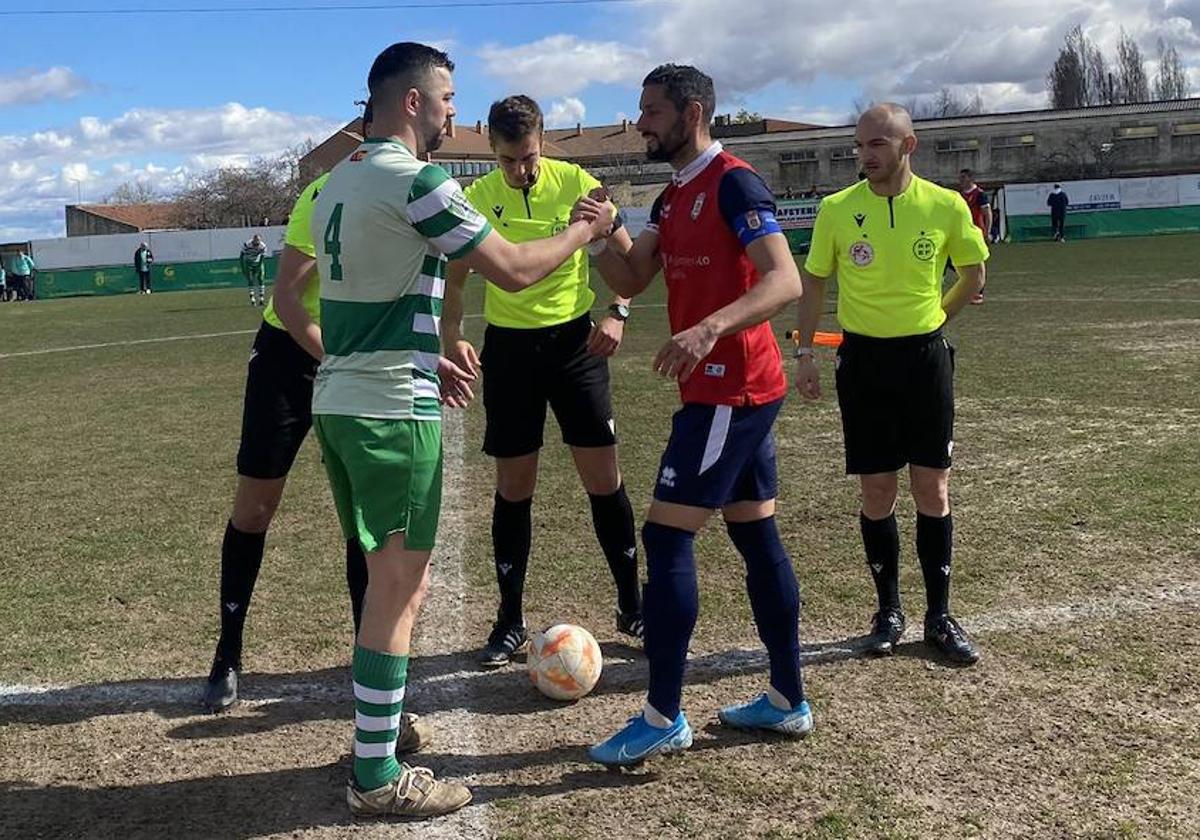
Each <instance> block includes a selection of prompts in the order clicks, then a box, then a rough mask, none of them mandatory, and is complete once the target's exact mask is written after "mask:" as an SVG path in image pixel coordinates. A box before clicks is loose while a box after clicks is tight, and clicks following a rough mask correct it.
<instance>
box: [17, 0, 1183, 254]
mask: <svg viewBox="0 0 1200 840" xmlns="http://www.w3.org/2000/svg"><path fill="white" fill-rule="evenodd" d="M401 1H402V0H397V2H401ZM309 2H312V0H309ZM320 2H321V3H322V4H324V5H341V6H345V5H352V4H353V3H354V2H355V0H320ZM357 2H360V3H361V2H363V0H357ZM378 2H387V0H378ZM250 5H255V6H259V5H289V6H297V5H306V2H305V0H288V2H285V3H279V2H278V0H242V2H235V0H113V2H112V3H105V4H102V3H83V2H78V0H76V2H73V3H67V2H62V1H61V0H7V2H5V3H4V4H3V5H0V30H2V31H4V32H5V37H4V38H3V44H4V48H3V49H2V50H0V241H8V240H16V239H22V238H29V237H43V236H57V235H62V231H63V209H62V207H63V204H65V203H67V202H69V201H71V202H73V201H74V200H75V196H76V195H77V194H79V195H81V196H82V198H83V200H84V201H85V202H86V201H96V200H98V199H100V198H101V197H102V196H103V195H105V194H107V193H108V192H110V191H111V190H112V189H113V188H114V187H115V186H117V185H118V184H120V183H122V182H124V181H130V180H142V181H145V182H147V183H148V184H151V185H152V186H154V187H155V188H157V189H160V190H162V191H164V192H169V191H170V190H172V189H175V188H178V187H179V186H181V185H183V184H185V183H186V182H187V180H188V179H189V178H192V177H195V175H196V174H198V173H199V172H202V171H204V170H206V169H208V168H211V167H213V166H216V165H238V164H240V163H245V162H246V161H248V160H249V159H251V158H252V157H254V156H257V155H266V154H272V153H275V152H278V151H280V150H282V149H284V148H286V147H288V146H291V145H294V144H296V143H298V142H300V141H302V140H304V139H305V138H308V137H311V138H312V139H314V140H320V139H323V137H324V136H326V135H327V133H328V132H329V131H330V130H331V129H332V128H333V127H335V126H336V125H338V124H340V123H342V122H343V121H345V120H346V119H348V118H350V117H351V116H353V115H354V113H355V107H354V105H353V101H354V100H355V99H361V98H364V94H365V90H364V86H365V77H366V72H367V69H368V67H369V66H370V63H371V61H372V59H373V58H374V57H375V55H376V54H377V53H378V52H379V50H381V49H382V48H383V47H385V46H387V45H388V44H389V43H391V42H393V41H399V40H420V41H426V42H429V43H437V44H439V45H441V46H443V47H444V48H446V49H448V50H449V52H450V53H451V55H452V57H453V58H454V59H455V61H456V62H457V64H458V71H457V73H456V84H457V88H458V110H459V114H460V117H459V119H460V121H461V122H474V121H475V120H476V119H480V118H482V117H484V116H485V115H486V112H487V107H488V105H489V104H490V103H491V102H492V100H494V99H495V98H497V97H499V96H502V95H506V94H509V93H514V92H526V93H530V94H532V95H534V96H535V97H537V98H538V99H539V101H541V103H542V105H543V108H544V109H545V110H546V111H547V113H549V114H552V115H554V119H555V120H556V121H558V122H559V123H560V124H574V122H576V121H577V120H582V121H584V122H586V123H606V122H613V121H615V120H618V119H619V118H620V115H622V114H626V115H629V116H631V117H632V116H636V112H637V97H638V82H639V80H640V78H641V76H642V75H644V73H645V71H646V70H648V69H649V68H650V67H652V66H654V65H655V64H657V63H660V62H661V61H667V60H675V61H690V62H693V63H696V64H698V65H699V66H701V67H702V68H704V69H706V70H708V71H709V72H710V73H711V74H712V75H713V76H714V78H715V79H716V82H717V88H718V96H719V99H720V100H721V102H720V105H721V107H722V110H730V111H732V110H736V109H737V108H738V107H742V106H745V107H748V108H750V109H752V110H757V111H760V112H762V113H764V114H768V115H772V116H779V117H784V118H791V119H806V120H810V121H816V122H823V123H838V122H841V121H844V119H845V118H846V116H847V115H848V114H849V112H850V109H851V103H852V101H853V100H854V99H855V98H856V97H860V96H865V97H867V98H883V97H913V96H918V97H919V96H924V95H931V94H933V93H935V92H936V91H937V90H938V89H939V88H940V87H941V86H950V87H953V88H955V89H959V90H961V91H962V92H964V93H968V94H970V93H974V92H979V93H980V94H981V95H982V96H983V98H984V103H985V106H986V107H987V108H989V109H990V110H1009V109H1013V108H1024V107H1039V106H1040V105H1042V104H1043V103H1044V101H1045V98H1044V91H1043V87H1044V85H1043V83H1042V80H1043V78H1044V76H1045V72H1046V69H1047V68H1048V66H1049V64H1050V63H1051V62H1052V61H1053V57H1054V54H1055V52H1056V50H1057V47H1058V44H1060V43H1061V40H1062V34H1063V33H1064V32H1065V31H1066V29H1067V28H1068V27H1069V26H1070V25H1072V24H1073V23H1081V24H1083V25H1084V26H1085V28H1086V30H1087V31H1088V32H1089V34H1090V35H1091V36H1092V37H1094V38H1095V39H1096V40H1097V41H1098V43H1100V44H1101V45H1108V44H1111V43H1115V38H1116V36H1117V33H1118V31H1119V27H1121V26H1124V27H1125V28H1126V30H1127V31H1129V32H1130V33H1131V34H1133V35H1134V37H1135V38H1136V39H1137V40H1138V41H1139V43H1141V45H1142V47H1143V50H1144V51H1145V52H1146V54H1147V57H1148V58H1150V59H1153V57H1154V45H1155V43H1156V41H1157V39H1158V38H1159V37H1165V38H1166V39H1167V40H1169V41H1170V42H1172V43H1174V44H1176V46H1177V47H1178V48H1179V50H1180V52H1181V53H1182V54H1183V56H1184V59H1185V62H1186V63H1187V64H1188V65H1189V67H1190V69H1191V71H1192V76H1193V81H1194V82H1195V83H1197V84H1196V85H1195V86H1196V87H1200V75H1197V73H1196V68H1197V66H1198V65H1200V0H1120V2H1115V1H1111V0H1110V2H1108V3H1105V4H1099V5H1096V4H1092V3H1090V2H1084V0H1060V2H1059V3H1057V4H1055V5H1054V8H1048V5H1049V4H1045V3H1044V2H1041V0H1038V2H1032V0H1012V2H1009V3H1006V4H997V3H994V2H989V3H978V4H976V3H959V4H955V5H953V6H948V5H947V4H945V3H939V2H925V1H924V0H910V2H907V3H903V4H897V3H894V2H882V0H857V2H856V3H855V4H815V3H807V2H794V0H793V2H788V0H736V2H734V3H731V2H729V0H676V2H671V0H665V2H664V1H663V0H659V2H653V1H652V0H643V1H642V2H634V3H617V4H613V3H609V4H597V5H592V6H586V5H585V6H579V5H574V6H564V7H558V8H553V7H545V6H543V7H537V8H530V7H520V6H513V7H510V8H477V9H463V8H443V9H406V10H399V9H392V10H386V11H366V10H347V9H341V10H338V11H323V12H298V11H275V12H269V13H261V12H248V11H244V9H245V8H246V7H247V6H250ZM138 6H141V7H146V6H153V7H154V8H159V9H176V10H178V9H180V8H184V7H196V6H204V7H220V8H223V9H228V10H229V11H228V12H223V13H220V14H203V15H201V14H190V13H181V12H176V13H172V14H136V15H111V14H109V15H89V16H73V15H71V16H67V15H61V16H59V15H55V16H36V15H12V14H5V13H8V12H12V11H20V10H28V9H51V10H64V9H89V8H90V9H104V8H106V7H107V8H112V7H138ZM239 8H240V9H242V11H239ZM731 9H734V10H736V12H735V13H733V12H731ZM897 33H902V34H903V37H902V38H901V37H897ZM1151 69H1152V70H1153V67H1151Z"/></svg>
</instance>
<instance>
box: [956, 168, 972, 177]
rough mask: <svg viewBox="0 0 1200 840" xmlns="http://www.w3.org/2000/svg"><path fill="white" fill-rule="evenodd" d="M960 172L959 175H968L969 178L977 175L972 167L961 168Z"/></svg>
mask: <svg viewBox="0 0 1200 840" xmlns="http://www.w3.org/2000/svg"><path fill="white" fill-rule="evenodd" d="M958 174H959V175H966V176H967V177H968V178H974V177H975V173H974V172H972V171H971V170H970V169H960V170H959V171H958Z"/></svg>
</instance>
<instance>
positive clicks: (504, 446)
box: [480, 313, 617, 458]
mask: <svg viewBox="0 0 1200 840" xmlns="http://www.w3.org/2000/svg"><path fill="white" fill-rule="evenodd" d="M591 329H592V320H591V317H590V316H589V315H587V314H586V313H585V314H584V315H581V316H579V317H578V318H576V319H575V320H573V321H567V322H566V323H565V324H558V325H556V326H553V327H540V328H537V329H528V330H525V329H512V328H509V327H497V326H493V325H490V324H489V325H488V328H487V331H486V332H485V333H484V338H483V352H482V354H481V355H480V361H481V362H482V363H483V406H484V410H485V413H486V415H487V428H486V431H485V432H484V435H483V451H484V452H486V453H487V454H488V455H491V456H492V457H493V458H516V457H519V456H522V455H529V454H531V453H533V452H537V451H538V450H539V449H541V448H542V431H543V429H544V427H545V425H546V406H547V405H549V406H550V408H551V410H552V411H553V412H554V417H555V418H556V419H557V420H558V425H559V428H560V429H561V430H562V439H563V443H565V444H567V445H568V446H580V447H594V446H612V445H613V444H615V443H616V442H617V435H616V430H615V426H614V424H613V412H612V391H611V389H610V387H609V378H608V360H607V359H605V358H604V357H603V356H593V355H591V354H590V353H588V352H587V339H588V334H589V333H590V332H591Z"/></svg>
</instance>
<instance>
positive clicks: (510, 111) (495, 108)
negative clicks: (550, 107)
mask: <svg viewBox="0 0 1200 840" xmlns="http://www.w3.org/2000/svg"><path fill="white" fill-rule="evenodd" d="M541 133H542V109H541V108H539V107H538V104H537V103H536V102H534V101H533V100H532V99H530V98H529V97H528V96H525V95H524V94H518V95H517V96H509V97H507V98H505V99H501V100H500V101H498V102H493V103H492V107H491V110H489V111H488V134H489V135H490V136H491V137H499V138H500V139H501V140H503V141H505V142H506V143H515V142H517V141H518V140H524V139H525V138H526V137H528V136H529V135H531V134H541Z"/></svg>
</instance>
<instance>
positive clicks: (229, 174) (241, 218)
mask: <svg viewBox="0 0 1200 840" xmlns="http://www.w3.org/2000/svg"><path fill="white" fill-rule="evenodd" d="M304 151H305V149H304V146H303V145H302V146H297V147H295V148H292V149H289V150H287V151H285V152H283V153H282V154H280V155H276V156H275V157H269V158H260V159H258V160H255V161H253V162H252V163H251V164H250V166H248V167H246V168H235V167H224V168H221V169H214V170H212V171H210V172H206V173H204V174H203V175H201V176H199V177H198V178H196V179H194V180H193V181H192V183H191V184H190V185H189V186H188V187H187V188H185V189H183V190H181V191H180V192H179V193H177V194H176V195H175V196H174V198H173V199H172V204H173V205H174V207H173V210H174V213H173V215H174V217H175V219H174V220H175V223H176V224H178V225H179V226H180V227H184V228H193V229H195V228H214V227H245V226H251V225H259V224H266V223H279V222H282V221H283V220H284V219H285V218H287V215H288V213H289V212H290V211H291V208H292V204H293V203H294V202H295V200H296V196H297V195H298V194H299V192H300V189H301V188H302V186H303V185H302V184H301V183H300V172H299V160H300V158H301V157H302V156H303V153H304Z"/></svg>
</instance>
